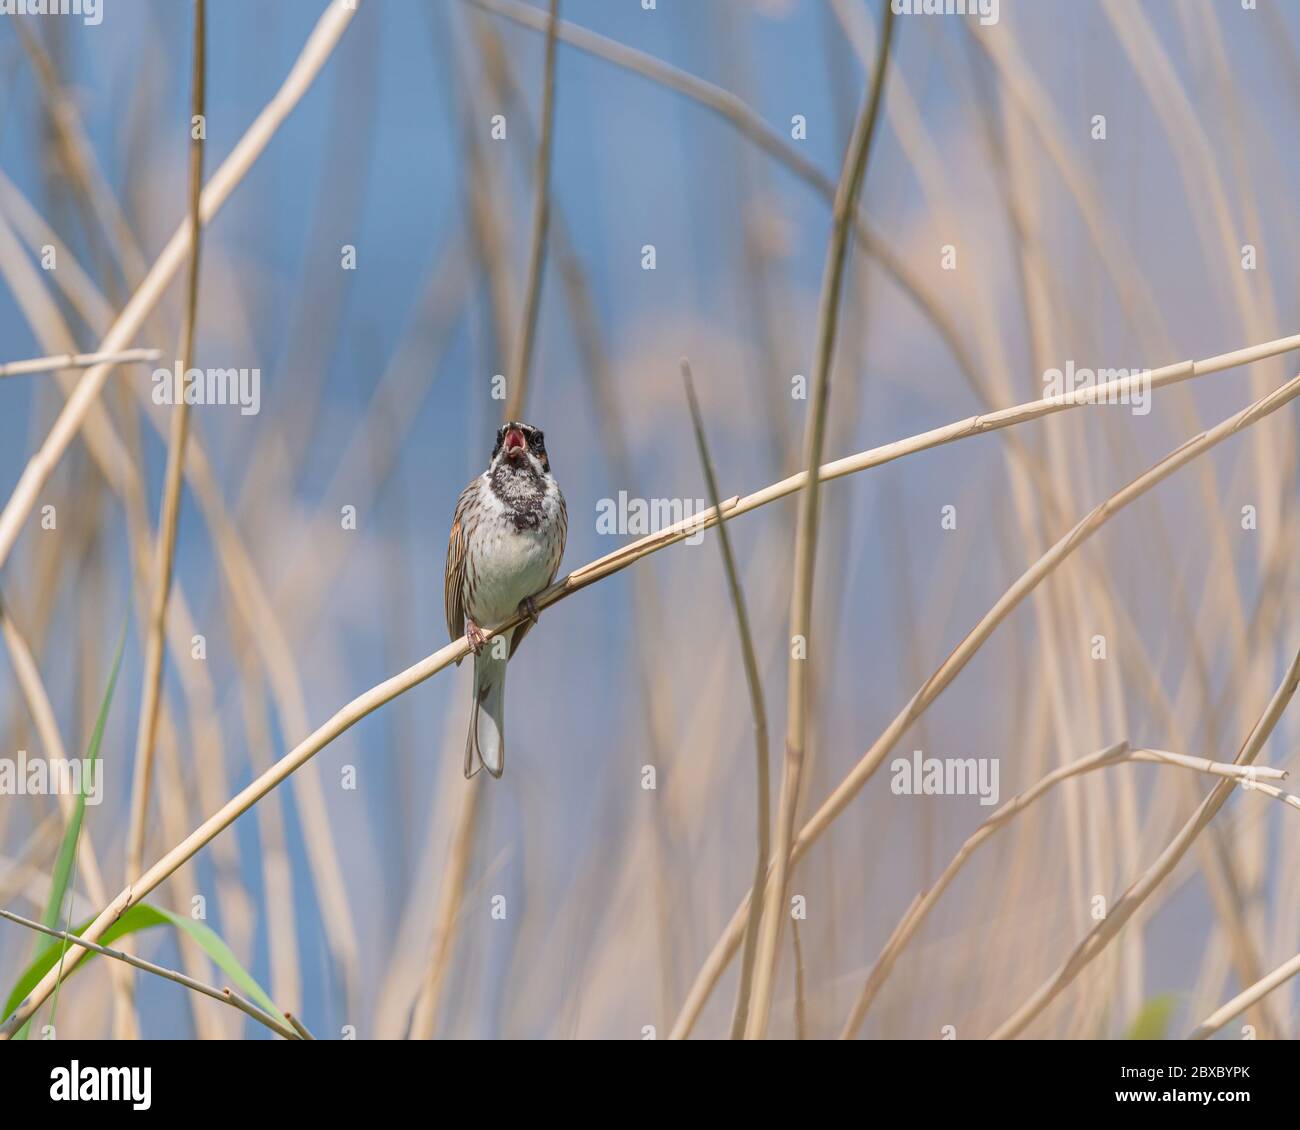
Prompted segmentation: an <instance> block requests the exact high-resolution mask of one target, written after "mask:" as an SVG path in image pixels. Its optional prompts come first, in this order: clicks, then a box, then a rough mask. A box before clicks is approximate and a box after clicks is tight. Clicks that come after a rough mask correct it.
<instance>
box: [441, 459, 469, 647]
mask: <svg viewBox="0 0 1300 1130" xmlns="http://www.w3.org/2000/svg"><path fill="white" fill-rule="evenodd" d="M474 485H475V484H474V483H470V485H469V486H467V487H466V488H465V489H464V490H463V491H462V492H461V495H460V498H459V499H458V500H457V502H456V516H455V517H454V518H453V519H452V522H451V535H450V536H449V537H448V538H447V570H446V572H445V573H444V575H443V587H442V600H443V607H444V608H445V610H446V613H447V634H448V635H449V636H450V637H451V638H452V640H453V641H454V640H458V639H460V637H461V636H463V635H464V634H465V605H464V595H465V560H466V558H467V557H468V556H469V526H470V522H471V520H472V519H471V516H470V514H469V512H468V511H469V507H470V502H471V499H472V498H473V493H472V492H473V490H474Z"/></svg>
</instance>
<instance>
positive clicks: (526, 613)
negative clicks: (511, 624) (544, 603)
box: [519, 596, 539, 624]
mask: <svg viewBox="0 0 1300 1130" xmlns="http://www.w3.org/2000/svg"><path fill="white" fill-rule="evenodd" d="M519 612H520V614H521V615H522V616H523V618H524V619H525V620H527V621H528V622H529V623H530V624H536V623H537V617H538V615H539V613H538V611H537V601H535V600H534V599H533V598H532V597H531V596H526V597H524V599H523V600H521V601H520V602H519Z"/></svg>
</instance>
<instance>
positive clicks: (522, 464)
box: [492, 420, 551, 475]
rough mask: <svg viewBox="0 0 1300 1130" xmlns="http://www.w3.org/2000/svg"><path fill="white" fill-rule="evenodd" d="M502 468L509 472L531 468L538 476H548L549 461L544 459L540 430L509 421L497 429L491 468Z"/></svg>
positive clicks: (517, 421)
mask: <svg viewBox="0 0 1300 1130" xmlns="http://www.w3.org/2000/svg"><path fill="white" fill-rule="evenodd" d="M500 466H504V467H506V468H507V469H510V470H523V469H525V468H531V469H532V470H533V471H534V472H536V473H537V474H539V475H544V474H549V473H550V470H551V463H550V460H549V459H548V458H547V457H546V441H545V437H544V436H543V435H542V430H541V428H535V427H533V426H532V424H525V423H523V422H522V421H520V420H511V421H510V422H509V423H508V424H502V425H501V427H499V428H498V429H497V443H496V447H494V448H493V449H492V468H493V470H495V469H496V468H497V467H500Z"/></svg>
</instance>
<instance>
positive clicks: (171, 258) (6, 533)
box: [0, 0, 356, 565]
mask: <svg viewBox="0 0 1300 1130" xmlns="http://www.w3.org/2000/svg"><path fill="white" fill-rule="evenodd" d="M355 14H356V10H355V8H354V7H352V6H350V5H349V4H348V3H347V2H346V0H333V3H331V4H330V6H329V7H328V8H327V9H326V10H325V12H324V14H323V15H322V16H321V18H320V20H319V21H318V22H317V24H316V27H315V28H314V29H313V31H312V34H311V36H310V37H309V38H308V40H307V43H306V44H305V45H304V47H303V50H302V52H301V54H300V55H299V56H298V59H297V60H296V62H295V63H294V65H293V67H292V69H291V70H290V72H289V74H288V75H287V76H286V78H285V80H284V82H283V83H282V84H281V86H280V89H279V90H278V91H277V92H276V94H275V96H274V97H273V98H272V99H271V101H270V102H269V103H268V104H267V105H266V107H265V108H264V109H263V110H262V112H261V113H260V114H259V115H258V116H257V118H256V119H255V120H254V122H253V123H252V125H250V126H249V128H248V130H247V131H246V132H245V133H244V136H243V137H242V138H241V139H240V140H239V142H238V144H236V146H235V148H234V149H233V150H232V151H231V153H230V156H228V157H227V158H226V160H225V161H224V162H222V164H221V167H220V168H219V169H218V170H217V171H216V173H214V174H213V176H212V179H211V180H210V181H209V182H208V185H207V187H206V188H205V189H204V191H203V197H202V214H203V222H204V223H210V222H211V220H212V218H213V217H214V216H215V215H216V214H217V212H218V211H219V210H220V208H221V206H222V205H223V204H224V203H225V202H226V200H227V199H228V198H229V196H230V194H231V193H232V192H233V191H234V190H235V188H236V187H237V186H238V184H239V182H240V181H241V180H242V179H243V178H244V176H245V174H246V173H247V172H248V170H249V169H250V168H251V167H252V165H253V162H254V161H256V160H257V158H258V157H259V156H260V155H261V153H262V151H263V150H264V149H265V148H266V146H267V144H268V143H269V142H270V140H271V138H272V137H273V136H274V135H275V133H276V131H277V130H278V129H279V127H280V126H281V125H282V124H283V122H284V120H285V119H286V118H287V117H288V115H289V113H290V111H292V110H293V108H294V107H295V106H296V105H297V104H298V102H299V100H300V99H301V98H302V96H303V95H304V94H305V93H306V91H307V89H308V88H309V87H310V86H311V84H312V82H313V81H314V80H315V78H316V76H317V75H318V74H319V73H320V70H321V68H322V67H323V66H324V65H325V62H326V61H327V60H328V58H329V56H330V54H331V53H332V52H333V50H334V47H335V46H336V45H337V43H338V41H339V39H340V38H341V37H342V35H343V32H344V31H345V30H346V28H347V26H348V24H349V23H350V22H351V20H352V17H353V16H354V15H355ZM188 246H189V221H188V220H186V221H185V222H184V223H182V224H181V225H180V226H179V227H178V228H177V229H176V231H175V232H174V233H173V234H172V237H171V239H169V240H168V242H167V244H166V246H165V247H164V248H163V251H162V254H161V255H159V257H158V258H157V259H156V260H155V261H154V264H153V266H152V267H151V268H150V269H149V273H148V274H147V275H146V276H145V278H144V281H143V282H141V284H140V286H139V287H138V288H137V289H136V291H135V293H134V294H133V295H132V296H131V300H130V301H129V302H128V303H127V305H126V307H125V308H124V309H123V310H122V312H121V314H119V315H118V317H117V319H116V320H115V321H114V323H113V325H112V327H111V328H110V329H109V331H108V333H107V334H106V335H105V337H104V340H103V341H102V342H101V343H100V346H99V349H98V352H101V353H114V352H117V351H118V350H121V349H124V348H126V346H127V344H128V343H129V342H130V340H131V338H132V337H134V336H135V335H136V333H137V332H138V331H139V329H140V327H141V325H142V324H143V322H144V320H145V318H146V317H147V316H148V314H149V312H150V311H151V310H152V309H153V308H154V306H155V305H157V303H158V301H159V299H160V298H161V297H162V293H163V291H164V289H165V288H166V286H167V284H168V283H169V282H170V281H171V279H172V277H173V276H174V275H175V273H176V271H177V270H178V269H179V268H180V265H181V263H182V262H183V261H184V259H185V255H186V252H187V249H188ZM111 371H112V366H111V365H96V366H94V367H93V368H91V369H88V370H87V371H86V374H85V376H84V377H82V379H81V381H80V382H79V383H78V384H77V387H76V391H75V392H74V393H73V394H72V396H71V398H70V399H69V400H68V403H67V405H66V406H65V407H64V409H63V411H62V412H61V413H60V414H59V417H58V419H57V420H56V421H55V424H54V426H53V427H52V428H51V429H50V433H49V435H48V436H46V439H45V442H44V443H43V444H42V445H41V447H40V449H39V450H38V451H37V452H36V453H35V454H34V455H33V456H32V457H31V459H30V460H29V461H28V463H27V466H26V467H25V468H24V470H23V473H22V475H21V477H20V478H19V480H18V483H17V484H16V485H15V487H14V489H13V492H12V494H11V495H10V497H9V500H8V502H7V503H6V504H5V507H4V509H3V511H0V565H3V563H4V562H5V561H6V560H7V559H8V557H9V553H10V551H11V550H12V549H13V546H14V542H15V541H17V540H18V535H19V533H20V532H21V530H22V525H23V522H24V521H25V520H26V518H27V515H28V514H29V513H30V512H31V509H32V507H33V506H34V505H35V503H36V499H37V497H38V495H39V493H40V490H41V488H42V486H44V484H45V483H46V482H47V481H48V479H49V477H50V475H51V474H52V473H53V472H54V468H55V467H56V466H57V465H58V462H59V460H60V458H61V457H62V455H63V453H64V452H65V451H66V450H67V448H68V445H69V444H70V443H71V442H72V440H73V437H74V436H75V435H76V434H77V432H78V431H79V430H80V429H81V426H82V423H83V422H84V420H85V418H86V415H87V413H88V412H89V411H90V409H91V407H92V405H93V404H94V403H95V401H96V399H97V397H98V396H99V392H100V389H102V388H103V386H104V382H105V381H106V380H107V379H108V374H109V373H110V372H111Z"/></svg>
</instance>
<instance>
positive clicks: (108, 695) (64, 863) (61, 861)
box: [11, 616, 129, 1040]
mask: <svg viewBox="0 0 1300 1130" xmlns="http://www.w3.org/2000/svg"><path fill="white" fill-rule="evenodd" d="M128 619H129V616H124V617H123V618H122V631H121V632H120V633H119V634H118V637H117V651H116V652H115V653H114V655H113V667H112V670H111V671H110V672H109V675H108V686H107V687H106V688H105V690H104V697H103V699H102V700H101V701H100V704H99V714H98V716H97V717H96V718H95V728H94V730H92V731H91V734H90V746H89V748H87V750H86V774H85V775H84V776H83V777H82V780H81V789H80V791H79V792H78V794H77V803H76V805H75V806H74V807H73V810H72V819H71V820H69V821H68V826H67V828H65V829H64V831H63V841H62V842H61V843H60V844H59V855H58V858H57V859H56V860H55V863H54V875H53V878H52V879H51V881H50V897H49V900H48V901H47V902H46V904H45V912H44V913H43V914H42V915H41V923H42V925H45V926H50V927H56V928H57V927H58V925H59V916H60V913H61V912H62V910H63V899H64V897H65V896H66V895H67V893H68V887H69V885H70V883H71V880H72V875H73V870H74V868H75V866H76V861H77V841H78V840H80V839H81V825H82V822H83V821H84V819H85V816H86V779H87V777H89V776H90V775H91V774H93V773H96V772H98V770H99V764H98V763H99V747H100V746H101V745H102V744H103V741H104V724H105V723H106V722H107V721H108V711H109V707H111V706H112V704H113V691H114V690H115V689H116V688H117V673H118V671H119V670H120V669H121V667H122V649H123V648H124V647H125V646H126V626H127V622H128ZM92 779H93V778H92ZM65 929H66V927H65ZM55 942H56V939H54V938H51V937H50V936H49V935H47V934H42V935H41V936H40V940H39V941H38V942H37V945H36V956H37V959H38V960H39V959H40V958H41V957H42V956H44V955H45V954H47V953H49V952H50V951H51V950H53V949H54V946H55ZM66 949H67V941H66V940H64V941H62V942H61V943H59V953H60V957H61V956H62V954H63V951H65V950H66ZM51 964H53V963H52V962H51ZM58 999H59V998H58V995H57V990H56V995H55V998H54V1001H55V1005H57V1004H58ZM51 1007H52V1008H53V1007H54V1006H51ZM11 1011H12V1010H11ZM30 1027H31V1021H30V1020H29V1021H28V1022H27V1023H26V1024H24V1025H23V1026H22V1028H21V1029H19V1031H18V1034H17V1036H16V1039H19V1040H25V1039H26V1038H27V1030H28V1029H29V1028H30Z"/></svg>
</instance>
